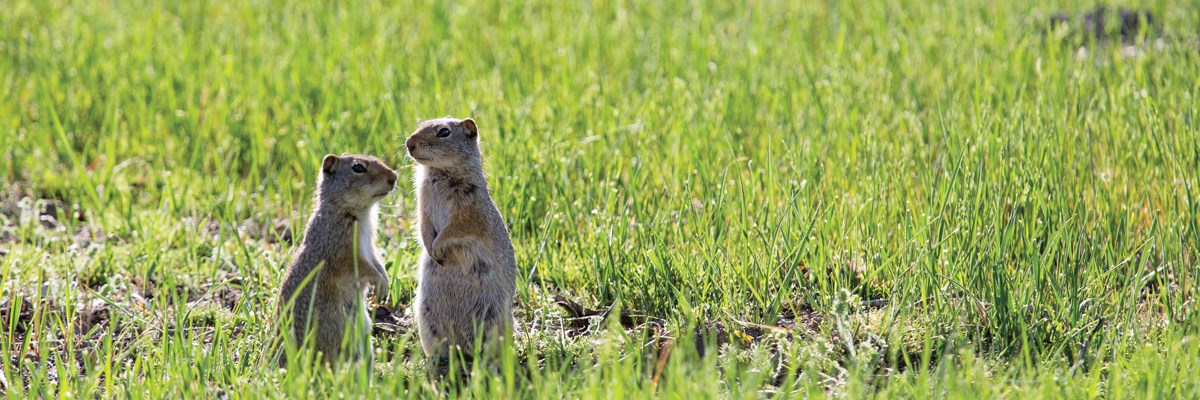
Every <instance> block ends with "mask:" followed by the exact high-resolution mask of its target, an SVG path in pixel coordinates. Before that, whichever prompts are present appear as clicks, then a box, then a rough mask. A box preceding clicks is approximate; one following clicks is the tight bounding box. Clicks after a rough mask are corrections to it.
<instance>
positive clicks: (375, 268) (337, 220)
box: [277, 154, 396, 366]
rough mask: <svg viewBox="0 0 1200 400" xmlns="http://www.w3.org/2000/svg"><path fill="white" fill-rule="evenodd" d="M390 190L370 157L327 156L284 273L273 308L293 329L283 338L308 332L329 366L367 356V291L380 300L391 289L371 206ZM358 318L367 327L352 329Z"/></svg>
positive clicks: (389, 173) (390, 176) (387, 177)
mask: <svg viewBox="0 0 1200 400" xmlns="http://www.w3.org/2000/svg"><path fill="white" fill-rule="evenodd" d="M395 186H396V171H393V170H392V169H391V168H389V167H388V166H387V165H385V164H384V163H383V162H382V161H380V160H379V159H377V158H375V157H371V156H364V155H358V154H342V156H340V157H339V156H335V155H332V154H330V155H327V156H325V159H324V160H323V161H322V163H321V171H320V172H319V173H318V175H317V193H316V200H315V203H316V204H315V207H314V210H313V213H312V216H311V217H309V219H308V224H307V225H305V227H304V240H303V241H302V242H301V243H300V248H299V249H298V250H297V251H296V255H295V257H294V258H293V259H292V263H291V265H290V266H288V269H287V272H285V273H284V275H283V283H282V285H281V286H280V289H279V299H278V305H277V306H278V313H279V321H280V322H281V323H290V326H284V327H282V331H283V332H282V333H283V334H289V335H291V338H292V340H293V343H296V344H297V345H299V344H301V343H302V341H303V340H304V337H305V336H306V334H307V333H309V332H312V333H313V334H314V336H315V338H314V339H315V340H314V342H313V346H314V350H316V351H317V352H318V353H320V354H321V356H320V357H322V358H323V360H324V361H325V362H326V363H330V364H332V363H333V362H335V361H338V360H340V359H360V358H361V357H362V356H363V355H364V354H365V355H367V356H369V355H370V351H369V349H370V346H369V344H370V332H371V318H370V317H369V316H368V315H367V310H366V294H367V286H370V287H372V288H373V289H374V293H375V296H376V297H377V298H382V297H383V296H384V295H385V294H386V293H387V288H388V279H387V273H386V272H385V271H384V269H383V263H382V262H380V261H379V257H378V256H377V255H376V254H375V221H376V218H377V215H378V214H379V211H378V208H377V207H376V203H378V202H379V200H380V199H382V198H383V197H384V196H386V195H387V194H388V193H391V191H392V188H394V187H395ZM360 316H361V318H363V321H364V322H365V326H351V323H353V322H354V321H355V319H356V318H359V317H360ZM289 328H290V329H289ZM358 328H362V330H361V331H360V330H359V329H358ZM347 334H349V337H348V336H347ZM347 339H349V340H347ZM343 348H345V349H347V350H348V353H349V354H345V355H343V354H342V349H343ZM284 364H285V360H283V359H281V360H280V366H283V365H284Z"/></svg>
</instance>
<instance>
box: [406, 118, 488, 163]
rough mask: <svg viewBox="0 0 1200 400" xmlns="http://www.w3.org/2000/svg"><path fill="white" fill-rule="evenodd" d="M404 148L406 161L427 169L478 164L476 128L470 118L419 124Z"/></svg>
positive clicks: (436, 120) (430, 121)
mask: <svg viewBox="0 0 1200 400" xmlns="http://www.w3.org/2000/svg"><path fill="white" fill-rule="evenodd" d="M404 146H405V147H407V148H408V156H409V157H412V159H413V160H414V161H416V162H417V163H418V164H421V165H424V166H427V167H430V168H438V169H447V168H454V167H456V166H463V165H478V164H479V163H480V162H481V159H480V158H481V157H480V155H479V128H477V127H476V126H475V120H472V119H470V118H466V119H456V118H452V117H446V118H438V119H431V120H428V121H424V122H421V123H420V124H419V125H417V130H416V131H414V132H413V133H412V134H411V135H409V136H408V139H407V140H405V141H404Z"/></svg>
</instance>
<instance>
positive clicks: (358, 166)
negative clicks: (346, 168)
mask: <svg viewBox="0 0 1200 400" xmlns="http://www.w3.org/2000/svg"><path fill="white" fill-rule="evenodd" d="M350 169H351V170H353V171H354V172H357V173H360V174H361V173H363V172H367V167H364V166H363V165H362V164H354V166H353V167H350Z"/></svg>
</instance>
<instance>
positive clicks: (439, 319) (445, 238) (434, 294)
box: [404, 117, 517, 360]
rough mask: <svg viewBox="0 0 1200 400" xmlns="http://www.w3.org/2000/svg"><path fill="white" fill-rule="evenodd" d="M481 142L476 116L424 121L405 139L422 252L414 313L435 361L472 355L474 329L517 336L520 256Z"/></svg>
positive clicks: (489, 339)
mask: <svg viewBox="0 0 1200 400" xmlns="http://www.w3.org/2000/svg"><path fill="white" fill-rule="evenodd" d="M478 140H479V130H478V129H477V128H476V126H475V121H473V120H471V119H469V118H468V119H454V118H450V117H446V118H441V119H434V120H429V121H425V122H422V123H421V124H420V125H419V126H417V130H416V131H415V132H413V134H412V135H411V136H409V137H408V140H406V141H405V143H404V144H405V146H406V147H407V148H408V155H409V156H410V157H412V158H413V160H415V161H416V164H415V165H414V167H413V168H414V170H415V171H414V174H413V181H414V184H415V187H416V192H417V210H418V214H417V221H418V223H417V229H418V232H417V236H418V237H419V238H420V241H421V244H422V246H423V247H424V250H425V251H424V252H423V253H422V254H421V258H420V261H419V265H418V267H417V276H418V281H417V294H416V300H415V305H414V310H415V313H414V314H415V316H416V322H417V331H418V333H419V334H420V337H421V347H422V349H423V350H424V351H425V355H426V356H427V357H430V358H431V359H439V358H440V359H442V360H445V357H447V356H453V355H456V354H458V355H462V356H466V357H469V356H471V355H472V354H473V353H472V351H471V350H472V349H473V346H474V345H475V339H476V336H475V335H476V333H477V332H480V333H482V335H483V337H482V338H481V339H482V340H481V342H482V343H485V344H495V343H498V342H503V341H504V340H505V339H507V338H508V337H509V336H510V335H512V322H513V321H512V301H513V299H512V298H513V293H514V292H515V291H516V277H517V261H516V257H515V255H514V253H513V245H512V241H511V240H510V239H509V235H508V228H507V227H506V226H505V225H504V218H503V217H502V216H501V215H500V210H499V209H497V208H496V204H495V203H494V202H493V201H492V198H491V195H490V194H489V193H488V186H487V179H486V178H485V177H484V174H483V157H482V155H481V154H480V152H479V141H478ZM452 351H461V353H454V352H452Z"/></svg>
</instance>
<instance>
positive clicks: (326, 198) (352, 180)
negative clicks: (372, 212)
mask: <svg viewBox="0 0 1200 400" xmlns="http://www.w3.org/2000/svg"><path fill="white" fill-rule="evenodd" d="M396 176H397V175H396V171H394V170H392V169H391V168H390V167H388V166H387V164H384V163H383V161H381V160H380V159H378V158H375V157H372V156H367V155H362V154H349V153H343V154H342V155H341V156H336V155H333V154H329V155H326V156H325V159H324V160H322V162H321V172H320V174H319V175H318V176H317V197H318V200H319V202H320V203H321V204H322V205H325V206H330V207H337V208H342V209H345V211H347V212H356V211H358V210H363V209H367V208H370V207H371V206H373V205H375V203H376V202H378V201H379V200H380V199H382V198H383V197H384V196H387V195H388V193H391V192H392V189H393V188H395V187H396Z"/></svg>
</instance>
